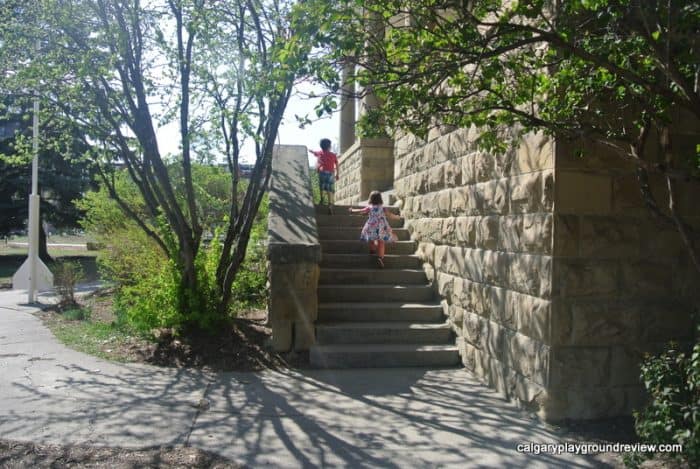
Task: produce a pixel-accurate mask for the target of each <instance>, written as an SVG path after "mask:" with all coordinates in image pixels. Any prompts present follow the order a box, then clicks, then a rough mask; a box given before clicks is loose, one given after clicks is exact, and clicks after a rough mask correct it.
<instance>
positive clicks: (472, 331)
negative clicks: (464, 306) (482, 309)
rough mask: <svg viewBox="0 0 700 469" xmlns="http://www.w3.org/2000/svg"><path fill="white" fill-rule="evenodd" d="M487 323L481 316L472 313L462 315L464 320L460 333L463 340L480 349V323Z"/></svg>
mask: <svg viewBox="0 0 700 469" xmlns="http://www.w3.org/2000/svg"><path fill="white" fill-rule="evenodd" d="M485 322H488V321H487V320H486V319H484V318H483V317H481V316H478V315H476V314H473V313H466V314H465V315H464V320H463V323H462V332H463V334H464V340H466V341H467V343H469V344H471V345H472V346H474V347H477V348H478V347H480V344H481V331H482V326H481V325H482V323H485Z"/></svg>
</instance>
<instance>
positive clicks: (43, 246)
mask: <svg viewBox="0 0 700 469" xmlns="http://www.w3.org/2000/svg"><path fill="white" fill-rule="evenodd" d="M39 259H41V260H42V261H43V262H44V264H48V263H51V262H53V258H52V257H51V256H50V255H49V248H48V240H47V236H46V231H44V225H43V224H42V223H39Z"/></svg>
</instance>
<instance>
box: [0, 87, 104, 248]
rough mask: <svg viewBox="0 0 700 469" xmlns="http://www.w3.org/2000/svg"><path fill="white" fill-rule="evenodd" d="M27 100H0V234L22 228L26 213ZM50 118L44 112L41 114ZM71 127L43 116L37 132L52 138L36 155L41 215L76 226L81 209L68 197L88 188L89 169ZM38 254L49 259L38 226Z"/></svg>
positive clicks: (60, 225) (43, 234)
mask: <svg viewBox="0 0 700 469" xmlns="http://www.w3.org/2000/svg"><path fill="white" fill-rule="evenodd" d="M28 104H29V103H24V105H23V103H19V102H17V100H12V99H10V98H7V99H6V102H5V108H6V110H7V111H6V112H5V113H4V114H5V116H4V118H3V119H2V120H0V126H2V128H3V129H5V132H3V136H2V137H0V187H1V188H2V189H0V219H2V220H4V222H3V224H2V226H0V236H7V235H8V234H10V233H12V232H15V231H17V230H22V229H23V228H24V227H25V223H26V221H27V218H28V208H29V207H28V205H29V197H28V196H29V190H30V187H31V180H30V178H31V164H32V156H33V155H32V153H31V119H30V116H29V111H28V110H29V109H30V106H29V105H28ZM46 117H50V116H48V115H47V116H46ZM76 132H77V129H75V128H71V125H70V122H67V121H65V120H63V121H60V120H56V119H52V118H49V119H48V120H46V121H44V122H42V125H41V129H40V134H42V135H43V136H45V137H47V140H48V141H51V142H52V145H50V146H43V147H42V149H41V152H40V155H39V160H40V164H39V190H40V192H42V193H43V194H44V196H43V197H42V199H41V210H40V216H41V219H42V220H44V221H47V222H49V223H51V224H53V225H54V226H56V227H58V228H78V227H79V224H78V221H79V219H80V218H81V216H82V212H81V211H80V210H78V209H77V208H76V207H75V205H74V204H73V201H74V200H75V199H78V198H79V197H81V195H82V194H83V193H84V192H86V191H87V190H89V189H90V188H91V187H93V178H94V172H93V171H92V170H91V165H90V163H89V162H88V161H86V160H84V159H81V158H80V155H82V154H83V153H84V152H85V151H86V150H87V147H86V146H85V144H84V142H83V141H82V139H81V138H80V136H79V135H77V134H76ZM39 241H40V244H39V257H41V259H42V260H44V261H45V262H49V261H51V258H50V256H49V254H48V250H47V245H46V242H47V237H46V232H45V231H44V228H43V226H42V225H41V224H40V231H39Z"/></svg>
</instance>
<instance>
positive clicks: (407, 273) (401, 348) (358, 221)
mask: <svg viewBox="0 0 700 469" xmlns="http://www.w3.org/2000/svg"><path fill="white" fill-rule="evenodd" d="M397 213H398V212H397ZM365 220H366V217H365V216H363V215H359V214H357V215H350V214H349V213H348V207H347V206H336V207H335V214H334V215H329V214H328V213H327V209H326V208H325V207H317V209H316V221H317V225H318V230H319V236H320V239H321V247H322V251H323V256H322V262H321V276H320V280H319V286H318V300H319V305H318V308H319V310H318V320H317V322H316V344H315V345H313V346H312V347H311V349H310V361H311V364H312V365H313V366H315V367H319V368H369V367H400V366H406V367H408V366H415V367H438V366H454V365H457V364H458V363H459V354H458V351H457V347H456V346H455V345H454V340H453V338H452V332H451V330H450V328H449V326H448V325H447V323H446V321H445V317H444V315H443V313H442V308H441V306H440V304H439V302H438V300H437V299H436V296H435V292H434V290H433V288H432V286H431V285H430V284H429V283H428V280H427V278H426V276H425V272H423V270H422V268H421V262H420V259H419V258H418V257H417V256H416V255H415V254H414V253H415V250H416V244H415V242H414V241H411V240H410V237H409V233H408V230H406V229H404V228H401V226H403V220H402V221H400V222H392V223H391V224H392V227H394V232H395V233H396V234H397V235H398V238H399V241H398V242H396V243H392V244H389V245H387V250H386V256H385V258H384V264H385V268H384V269H380V268H379V267H378V266H377V262H376V258H374V257H371V256H369V254H368V247H367V244H366V243H365V242H363V241H360V240H359V237H360V230H361V229H362V225H363V224H364V222H365Z"/></svg>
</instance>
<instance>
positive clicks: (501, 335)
mask: <svg viewBox="0 0 700 469" xmlns="http://www.w3.org/2000/svg"><path fill="white" fill-rule="evenodd" d="M508 332H509V331H508V330H507V329H505V328H504V327H501V326H500V325H499V324H497V323H495V322H493V321H488V320H482V321H481V332H480V334H479V347H478V348H479V349H480V350H481V351H482V352H484V353H486V354H488V355H489V356H490V357H491V358H495V359H496V360H498V361H499V362H501V363H504V361H505V358H506V357H505V351H506V347H507V345H508V340H509V333H508Z"/></svg>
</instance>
